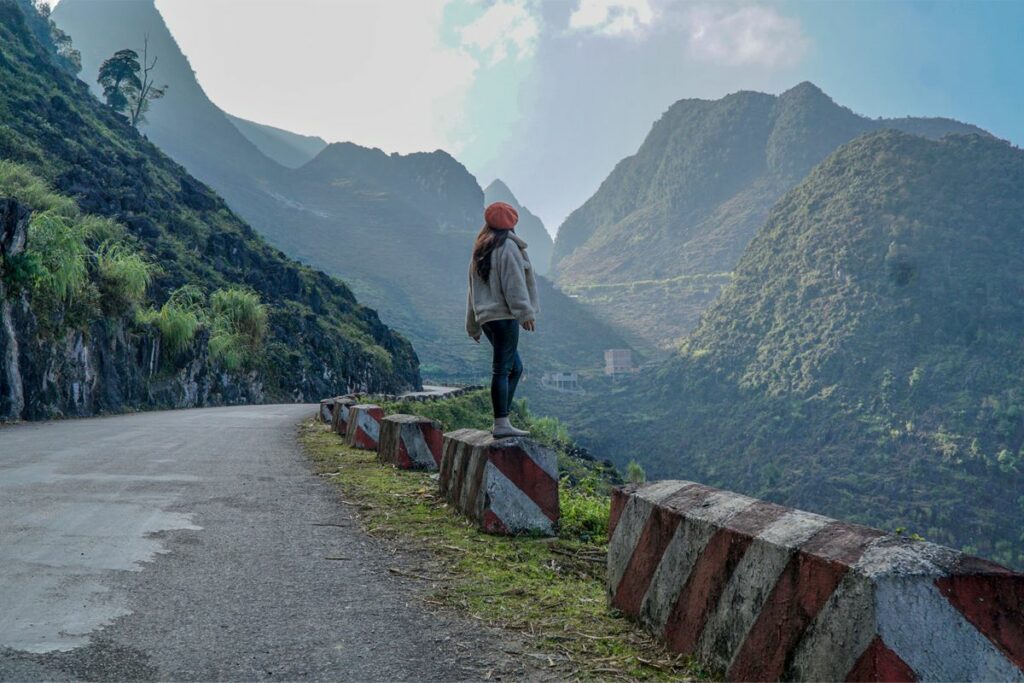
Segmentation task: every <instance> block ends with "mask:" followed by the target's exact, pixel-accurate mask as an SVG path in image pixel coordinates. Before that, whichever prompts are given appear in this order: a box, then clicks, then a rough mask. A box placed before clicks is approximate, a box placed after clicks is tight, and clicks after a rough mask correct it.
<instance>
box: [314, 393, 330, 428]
mask: <svg viewBox="0 0 1024 683" xmlns="http://www.w3.org/2000/svg"><path fill="white" fill-rule="evenodd" d="M333 412H334V399H333V398H325V399H322V400H321V401H320V410H319V412H318V413H317V414H318V415H319V416H320V421H321V422H324V423H327V424H331V416H332V414H333Z"/></svg>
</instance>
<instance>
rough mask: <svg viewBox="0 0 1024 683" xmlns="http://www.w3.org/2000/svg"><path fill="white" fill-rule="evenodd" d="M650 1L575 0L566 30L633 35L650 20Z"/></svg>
mask: <svg viewBox="0 0 1024 683" xmlns="http://www.w3.org/2000/svg"><path fill="white" fill-rule="evenodd" d="M654 18H655V13H654V8H653V7H651V3H650V0H579V4H578V5H577V6H576V9H575V10H573V13H572V14H571V15H570V16H569V30H571V31H586V32H590V33H596V34H598V35H604V36H622V35H636V34H639V33H642V32H643V31H644V30H645V29H647V28H648V27H650V26H651V24H652V23H654Z"/></svg>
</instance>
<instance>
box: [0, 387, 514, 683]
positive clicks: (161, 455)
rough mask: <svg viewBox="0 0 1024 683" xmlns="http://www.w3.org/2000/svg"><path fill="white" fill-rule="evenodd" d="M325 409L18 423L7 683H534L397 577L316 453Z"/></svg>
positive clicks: (1, 481)
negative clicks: (492, 680)
mask: <svg viewBox="0 0 1024 683" xmlns="http://www.w3.org/2000/svg"><path fill="white" fill-rule="evenodd" d="M314 411H315V407H314V406H295V405H291V406H253V407H238V408H215V409H206V410H183V411H171V412H156V413H143V414H137V415H126V416H119V417H105V418H96V419H91V420H73V421H66V422H52V423H38V424H24V425H16V426H12V427H5V428H0V680H18V681H22V680H76V679H86V680H125V679H132V680H213V679H217V680H226V679H231V680H256V679H261V680H323V679H329V680H354V681H394V680H466V679H480V678H483V677H485V676H486V675H487V672H494V671H500V672H502V674H503V675H504V676H505V677H509V676H511V677H520V676H524V675H525V676H526V677H532V676H530V675H529V674H528V673H527V672H524V671H522V670H521V669H520V670H517V669H516V667H517V666H518V664H517V663H516V662H517V658H516V657H514V656H509V655H508V654H503V649H506V648H504V647H503V645H502V644H501V642H500V637H499V636H497V635H495V634H494V633H493V632H486V631H483V632H482V631H481V630H480V629H479V628H478V627H476V626H475V625H474V624H473V623H471V622H469V621H468V620H465V619H462V618H461V617H458V616H454V615H452V614H450V613H431V612H429V611H427V610H426V608H425V606H424V605H423V603H422V602H421V601H420V600H419V599H418V596H417V594H416V590H417V589H416V588H413V587H412V586H410V585H409V584H410V581H409V580H408V579H404V580H403V579H401V578H400V577H395V576H393V575H390V574H389V572H388V566H389V563H390V564H391V565H393V564H394V562H395V561H396V560H395V558H390V557H387V556H386V555H385V554H384V553H382V551H381V547H380V543H378V542H376V541H374V540H373V539H370V538H368V537H366V536H365V535H363V534H362V533H361V532H360V531H359V529H358V525H357V523H356V522H354V521H353V520H352V518H351V513H350V512H349V510H348V509H347V508H346V507H345V506H343V505H341V504H339V502H338V500H337V498H336V494H335V492H334V491H333V489H332V487H331V486H330V485H329V484H328V483H326V482H325V481H323V480H321V479H319V478H317V477H315V476H313V475H312V474H311V472H310V469H309V467H308V466H307V463H306V461H305V458H304V456H303V454H302V453H301V451H300V449H299V448H298V446H297V444H296V439H295V426H296V424H297V423H298V422H299V421H300V420H301V419H302V418H304V417H306V416H310V415H312V414H313V413H314ZM324 525H327V526H324ZM328 557H334V558H343V559H335V560H329V559H326V558H328Z"/></svg>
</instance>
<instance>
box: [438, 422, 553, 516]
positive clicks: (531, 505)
mask: <svg viewBox="0 0 1024 683" xmlns="http://www.w3.org/2000/svg"><path fill="white" fill-rule="evenodd" d="M439 482H440V488H441V495H442V496H444V497H445V499H446V500H447V501H448V504H449V505H451V506H452V507H454V508H455V509H457V510H459V511H460V512H462V513H463V514H465V515H466V516H467V517H469V518H470V519H472V520H473V521H474V522H476V523H477V524H478V525H479V527H480V528H481V529H482V530H483V531H486V532H488V533H492V534H520V533H536V534H544V535H548V536H551V535H554V534H555V532H556V528H557V525H558V519H559V507H558V459H557V457H556V456H555V454H554V452H552V451H551V450H549V449H547V448H544V447H543V446H541V445H540V444H538V443H537V442H535V441H532V440H531V439H524V438H510V439H495V438H494V437H493V436H491V435H490V433H488V432H482V431H479V430H476V429H460V430H458V431H455V432H449V433H448V434H445V435H444V449H443V454H442V456H441V475H440V479H439Z"/></svg>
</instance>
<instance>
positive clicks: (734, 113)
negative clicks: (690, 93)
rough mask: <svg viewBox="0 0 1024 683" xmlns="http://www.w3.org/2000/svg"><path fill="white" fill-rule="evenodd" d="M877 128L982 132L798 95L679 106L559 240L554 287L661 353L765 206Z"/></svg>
mask: <svg viewBox="0 0 1024 683" xmlns="http://www.w3.org/2000/svg"><path fill="white" fill-rule="evenodd" d="M881 128H893V129H901V130H906V131H909V132H914V133H917V134H921V135H928V136H931V137H937V136H941V135H943V134H945V133H949V132H982V131H980V130H979V129H977V128H975V127H974V126H969V125H965V124H961V123H958V122H956V121H949V120H944V119H891V120H873V119H868V118H865V117H862V116H858V115H857V114H855V113H853V112H852V111H850V110H849V109H847V108H845V107H841V106H839V105H837V104H836V103H835V102H833V101H832V100H831V99H830V98H829V97H828V96H827V95H826V94H825V93H823V92H822V91H821V90H819V89H818V88H817V87H816V86H814V85H812V84H810V83H801V84H800V85H798V86H796V87H794V88H792V89H790V90H788V91H786V92H784V93H782V94H781V95H779V96H773V95H766V94H763V93H757V92H738V93H734V94H732V95H729V96H728V97H725V98H722V99H721V100H715V101H708V100H696V99H687V100H680V101H679V102H676V103H675V104H674V105H672V107H670V108H669V110H668V111H667V112H665V114H664V115H663V116H662V117H661V119H659V120H658V121H657V122H656V123H655V124H654V126H653V127H652V129H651V132H650V134H649V135H648V136H647V139H646V140H644V143H643V144H642V145H641V147H640V149H639V150H638V151H637V153H636V154H635V155H633V156H631V157H628V158H626V159H623V160H622V161H621V162H620V163H619V164H618V165H617V166H616V167H615V169H614V170H613V171H612V173H611V174H610V175H609V176H608V178H607V179H606V180H605V181H604V182H603V183H602V184H601V187H600V188H599V189H598V191H597V192H596V193H595V194H594V196H592V197H591V198H590V199H589V200H587V202H586V203H585V204H583V206H581V207H580V208H579V209H577V210H576V211H574V212H573V213H572V214H571V215H570V216H569V217H568V218H567V219H566V220H565V222H564V223H563V224H562V226H561V227H560V228H559V231H558V236H557V239H556V242H555V253H554V257H553V267H554V272H555V275H556V279H557V282H558V283H559V284H560V285H561V286H563V287H565V288H566V289H567V290H568V291H570V292H572V293H575V294H578V295H580V296H581V297H582V299H583V300H584V301H587V302H589V303H590V304H591V308H592V310H593V311H595V312H596V313H597V314H599V315H600V316H601V317H603V318H604V319H607V320H610V321H613V322H615V323H618V324H621V325H625V326H627V327H629V328H631V329H632V330H633V331H634V332H635V333H636V334H638V335H640V336H642V337H644V338H645V339H646V340H647V341H648V342H651V343H656V344H659V345H662V346H669V345H671V344H673V343H674V342H675V341H676V340H677V339H678V338H679V337H681V336H683V335H684V334H685V333H686V332H688V331H690V330H692V329H693V327H694V325H695V324H696V322H697V320H698V318H699V315H700V313H701V312H702V311H703V310H704V308H705V307H706V306H707V305H708V304H709V303H710V302H711V301H713V300H714V298H715V296H716V295H717V294H718V292H719V291H720V289H721V287H722V286H724V285H725V284H726V283H728V281H729V276H728V274H729V272H730V271H732V269H733V268H734V267H735V265H736V262H737V261H738V260H739V257H740V255H741V254H742V253H743V250H744V249H745V248H746V246H747V244H748V243H749V242H750V240H751V238H752V237H753V236H754V233H755V232H756V231H757V230H758V228H760V227H761V225H763V224H764V221H765V218H766V217H767V215H768V212H769V210H770V209H771V207H772V206H773V205H774V204H775V202H776V201H778V200H779V198H780V197H782V195H783V194H785V193H786V192H787V191H788V190H789V189H791V188H792V187H794V186H795V185H796V184H797V183H799V182H800V181H801V180H802V179H803V178H804V177H805V176H806V175H807V173H808V172H809V171H810V170H811V168H812V167H813V166H814V165H815V164H817V163H818V162H820V161H821V160H822V159H824V158H825V157H826V156H827V155H828V154H829V153H830V152H832V151H833V150H835V149H836V148H837V147H839V146H840V145H842V144H843V143H845V142H848V141H850V140H852V139H853V138H855V137H857V136H858V135H862V134H864V133H866V132H869V131H873V130H878V129H881Z"/></svg>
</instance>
